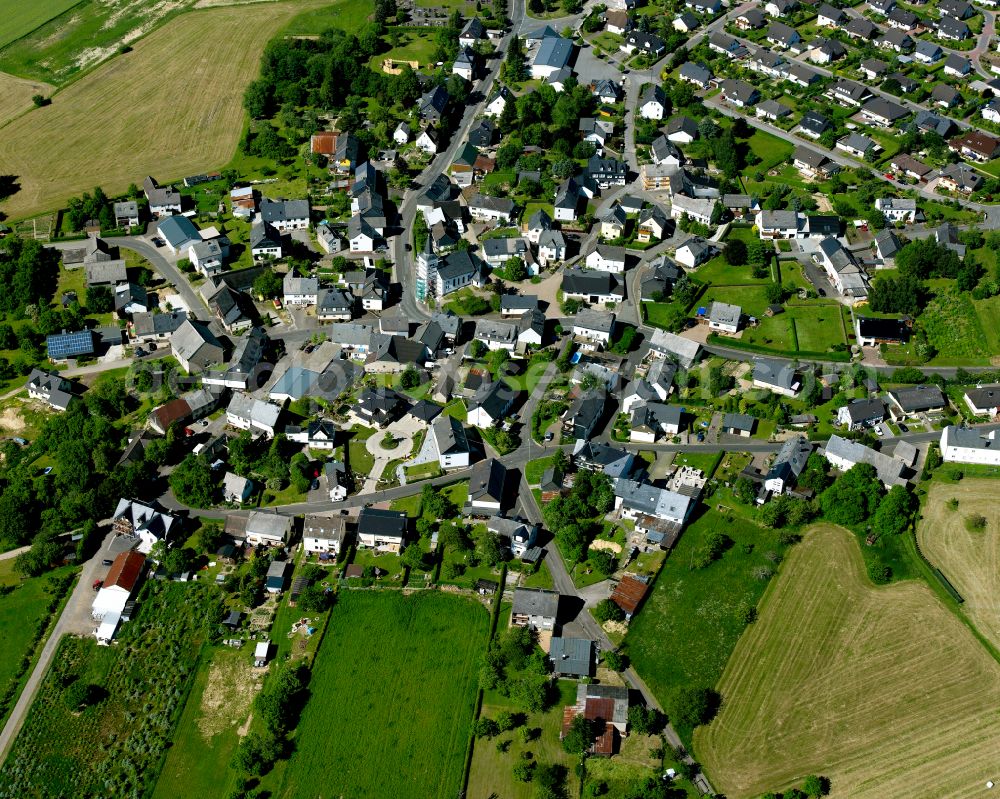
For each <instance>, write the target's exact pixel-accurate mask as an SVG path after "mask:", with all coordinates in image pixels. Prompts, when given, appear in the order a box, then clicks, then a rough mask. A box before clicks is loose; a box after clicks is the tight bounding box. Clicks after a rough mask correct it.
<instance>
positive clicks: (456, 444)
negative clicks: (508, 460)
mask: <svg viewBox="0 0 1000 799" xmlns="http://www.w3.org/2000/svg"><path fill="white" fill-rule="evenodd" d="M498 382H499V381H498ZM431 433H432V434H433V436H434V444H435V446H436V447H437V453H438V464H439V465H440V466H441V468H442V469H446V470H447V469H467V468H468V467H469V459H470V457H471V449H470V447H469V440H468V437H467V436H466V434H465V428H464V427H462V423H461V422H460V421H459V420H458V419H456V418H454V417H453V416H444V415H441V416H438V417H437V418H436V419H435V420H434V421H433V422H432V423H431Z"/></svg>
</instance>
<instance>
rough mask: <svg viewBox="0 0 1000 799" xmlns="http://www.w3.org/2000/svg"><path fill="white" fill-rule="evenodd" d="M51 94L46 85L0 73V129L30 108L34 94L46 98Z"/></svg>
mask: <svg viewBox="0 0 1000 799" xmlns="http://www.w3.org/2000/svg"><path fill="white" fill-rule="evenodd" d="M51 93H52V87H51V86H50V85H49V84H47V83H39V82H38V81H34V80H25V79H24V78H15V77H14V76H13V75H8V74H7V73H5V72H0V127H2V126H3V125H4V124H5V123H6V122H8V121H9V120H11V119H13V118H14V117H16V116H17V115H18V114H20V113H22V112H23V111H27V110H28V109H29V108H31V105H32V104H31V98H32V97H34V96H35V95H36V94H42V95H45V96H46V97H47V96H48V95H49V94H51Z"/></svg>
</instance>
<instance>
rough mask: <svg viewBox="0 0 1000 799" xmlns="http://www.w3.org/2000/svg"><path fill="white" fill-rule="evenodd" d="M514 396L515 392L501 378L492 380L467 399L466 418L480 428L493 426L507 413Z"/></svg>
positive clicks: (515, 396)
mask: <svg viewBox="0 0 1000 799" xmlns="http://www.w3.org/2000/svg"><path fill="white" fill-rule="evenodd" d="M516 398H517V394H515V393H514V391H513V389H511V388H510V387H509V386H508V385H507V384H506V383H505V382H504V381H503V380H494V381H492V382H490V383H488V384H487V385H485V386H483V387H482V388H481V389H479V391H478V392H476V394H475V395H474V396H473V397H472V399H471V400H469V403H468V412H467V414H466V420H467V421H468V423H469V424H471V425H472V426H473V427H478V428H480V429H486V428H489V427H493V426H495V425H496V424H498V423H499V422H500V421H501V420H502V419H503V418H504V417H505V416H506V415H507V413H508V412H509V411H510V408H511V406H512V405H513V404H514V400H515V399H516Z"/></svg>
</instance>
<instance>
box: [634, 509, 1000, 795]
mask: <svg viewBox="0 0 1000 799" xmlns="http://www.w3.org/2000/svg"><path fill="white" fill-rule="evenodd" d="M640 618H641V617H640ZM718 689H719V691H720V692H721V694H722V710H721V711H720V713H719V715H718V716H717V717H716V718H715V720H714V721H713V722H712V723H711V724H710V725H709V726H707V727H701V728H698V729H697V730H696V731H695V750H696V752H697V754H698V756H699V758H700V760H701V762H702V763H703V764H704V766H705V767H706V769H707V772H708V775H709V777H710V779H711V780H712V783H713V786H714V787H715V788H716V790H718V791H720V792H724V793H725V794H726V795H727V796H730V797H732V799H742V798H743V797H751V796H757V795H759V794H761V793H763V792H765V791H771V790H781V789H784V788H787V787H789V786H790V785H792V784H794V783H795V782H797V781H801V779H802V778H803V777H804V776H805V775H808V774H821V775H823V776H825V777H827V778H829V780H830V782H831V794H830V795H831V796H832V797H851V799H867V798H868V797H872V798H873V799H874V798H875V797H879V798H881V797H885V796H909V797H928V798H929V797H937V798H938V799H943V798H944V797H956V798H957V797H968V796H975V795H979V793H980V792H981V791H982V790H983V785H984V784H985V783H986V781H987V780H990V779H996V771H995V769H996V763H997V758H998V757H1000V719H998V717H997V714H996V707H997V703H998V702H1000V665H998V664H997V662H996V661H995V660H993V658H992V657H991V656H990V655H989V653H988V652H987V651H986V649H985V648H984V647H983V646H982V645H981V644H979V642H978V641H976V639H975V637H974V636H973V634H972V633H971V632H970V631H969V630H968V628H966V627H965V625H964V624H963V623H962V622H961V621H960V620H959V619H958V618H956V617H955V616H954V615H953V614H952V613H951V612H950V611H948V610H947V609H946V608H945V607H944V606H943V605H942V604H941V603H940V602H939V600H938V599H937V598H936V597H935V596H934V594H933V593H932V592H931V591H930V589H929V588H928V587H927V586H926V585H925V584H922V583H920V582H917V581H905V582H900V583H895V584H892V585H889V586H885V587H879V588H876V587H875V586H873V585H872V584H871V583H870V582H869V581H868V578H867V576H866V575H865V571H864V565H863V561H862V559H861V553H860V549H859V547H858V544H857V542H856V539H855V537H854V536H853V535H851V534H850V533H848V532H847V531H845V530H843V529H841V528H838V527H833V526H831V525H820V526H817V527H815V528H813V529H812V531H811V532H809V533H807V535H806V537H805V539H804V540H803V542H802V543H801V544H799V545H797V546H796V547H795V548H794V549H793V550H792V552H791V554H790V555H789V557H788V560H787V562H786V563H785V565H784V566H783V567H782V574H781V576H780V577H778V579H777V580H775V581H774V582H773V583H772V585H771V587H770V588H769V590H768V592H767V593H766V595H765V597H764V600H763V601H762V603H761V606H760V618H759V620H758V621H757V622H756V623H755V624H753V625H751V626H750V627H749V629H748V630H747V632H746V633H745V634H744V635H743V637H742V638H741V639H740V642H739V644H738V645H737V647H736V650H735V652H734V653H733V656H732V658H731V660H730V661H729V664H728V665H727V667H726V671H725V674H724V675H723V677H722V680H721V681H720V683H719V685H718Z"/></svg>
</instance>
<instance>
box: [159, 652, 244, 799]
mask: <svg viewBox="0 0 1000 799" xmlns="http://www.w3.org/2000/svg"><path fill="white" fill-rule="evenodd" d="M252 645H253V644H252V642H250V643H248V644H245V645H244V646H243V647H241V648H240V649H233V648H231V647H223V646H220V647H217V648H212V649H210V650H209V651H208V653H206V655H205V657H204V658H203V659H202V661H201V664H200V665H199V667H198V673H197V675H196V676H195V679H194V685H193V687H192V688H191V694H190V696H189V697H188V701H187V704H186V705H185V706H184V713H183V714H181V720H180V722H178V724H177V732H176V734H175V735H174V737H173V739H172V745H171V747H170V748H169V749H168V750H167V758H166V760H165V761H164V763H163V771H161V772H160V779H159V780H158V781H157V783H156V790H155V791H154V793H153V799H175V797H176V796H177V795H178V790H179V789H180V787H181V786H184V793H185V794H186V795H190V796H200V797H205V798H206V799H208V797H213V796H215V797H221V796H225V795H227V794H228V792H229V785H228V783H229V778H231V777H233V776H235V775H234V774H233V772H231V771H230V770H228V769H225V768H224V767H225V766H227V765H228V764H229V762H230V761H231V760H232V758H233V753H234V752H235V751H236V746H237V744H238V743H239V740H240V735H239V733H238V732H237V730H239V729H240V727H242V726H243V725H244V724H245V723H246V721H247V719H248V717H249V714H250V706H251V704H252V703H253V698H254V696H255V694H256V693H257V691H258V690H260V684H261V679H262V678H263V674H264V673H263V671H262V670H260V669H256V670H255V669H254V668H253V661H252V658H251V654H252V653H251V652H250V647H251V646H252ZM220 777H221V779H220Z"/></svg>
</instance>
